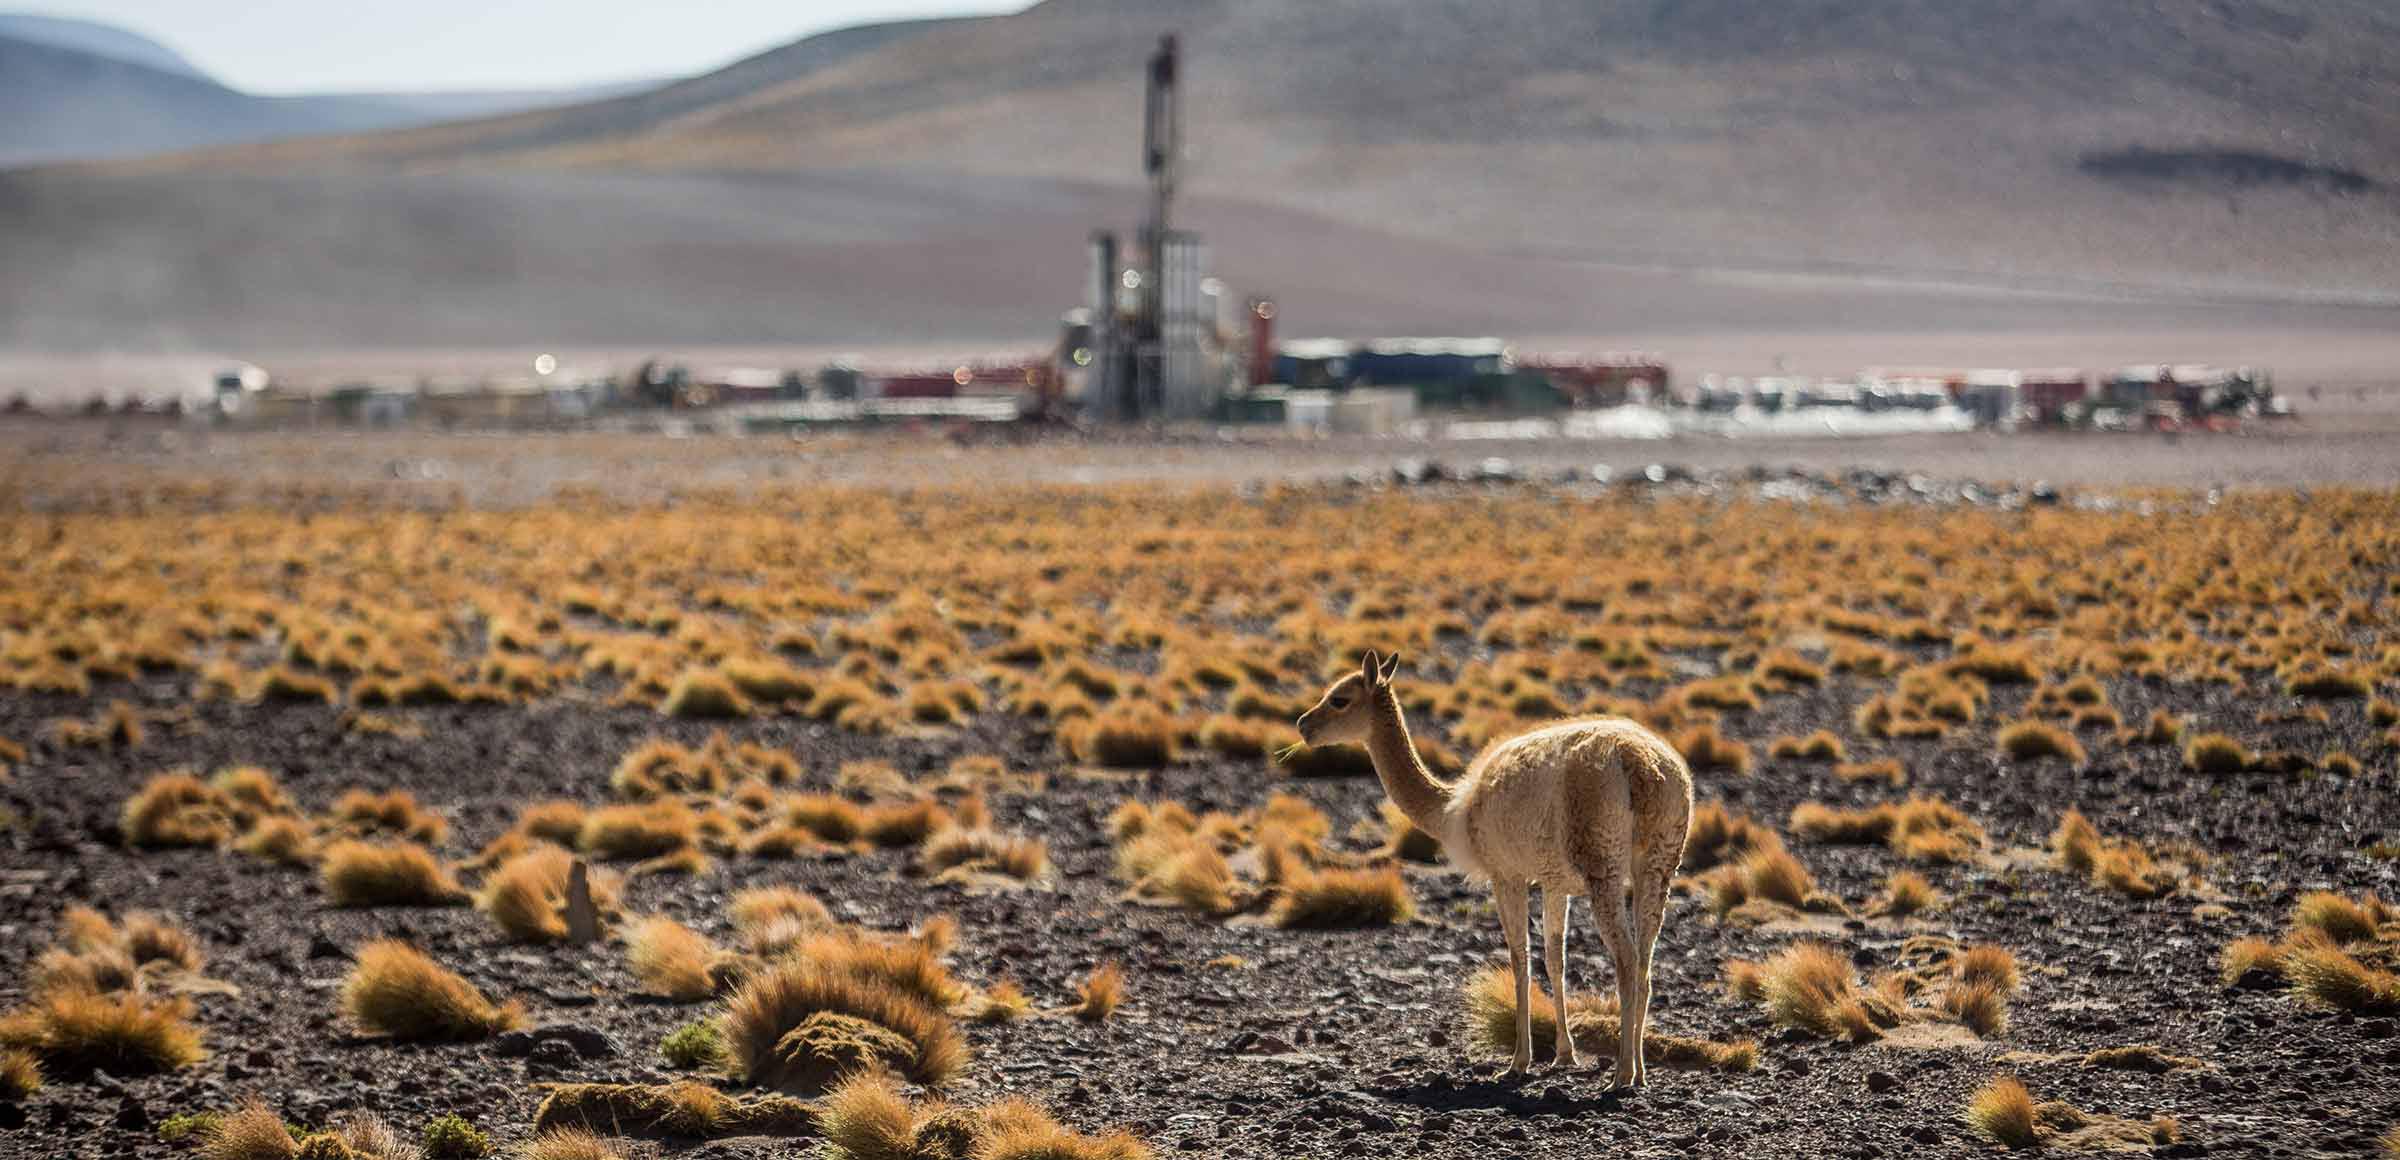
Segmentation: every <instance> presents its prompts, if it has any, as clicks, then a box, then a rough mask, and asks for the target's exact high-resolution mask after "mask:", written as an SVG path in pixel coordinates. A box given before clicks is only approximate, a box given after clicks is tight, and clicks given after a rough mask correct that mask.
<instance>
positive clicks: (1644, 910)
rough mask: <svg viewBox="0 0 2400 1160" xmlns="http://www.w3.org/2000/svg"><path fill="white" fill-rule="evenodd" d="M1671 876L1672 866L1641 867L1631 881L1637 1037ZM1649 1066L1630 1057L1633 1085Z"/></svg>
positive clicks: (1645, 1015) (1646, 1014) (1643, 1027)
mask: <svg viewBox="0 0 2400 1160" xmlns="http://www.w3.org/2000/svg"><path fill="white" fill-rule="evenodd" d="M1674 876H1675V868H1674V866H1673V865H1671V864H1670V865H1664V866H1657V865H1653V866H1644V867H1642V868H1641V870H1640V871H1639V872H1638V873H1637V874H1636V875H1635V877H1634V882H1633V912H1632V914H1631V916H1630V917H1631V918H1632V919H1633V964H1632V965H1633V975H1634V984H1635V986H1634V999H1635V1001H1636V1002H1635V1008H1634V1021H1633V1026H1634V1030H1635V1031H1636V1033H1637V1034H1640V1035H1645V1036H1646V1035H1648V1034H1650V965H1651V962H1652V959H1653V957H1654V956H1655V953H1656V952H1657V950H1658V928H1659V927H1660V925H1661V924H1663V923H1664V922H1665V921H1666V914H1667V884H1668V880H1670V879H1672V878H1673V877H1674ZM1649 1079H1650V1065H1649V1063H1648V1061H1646V1060H1644V1059H1643V1058H1642V1057H1641V1054H1640V1053H1638V1052H1637V1053H1635V1055H1634V1082H1635V1083H1637V1084H1639V1083H1647V1082H1649Z"/></svg>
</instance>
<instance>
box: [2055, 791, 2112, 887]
mask: <svg viewBox="0 0 2400 1160" xmlns="http://www.w3.org/2000/svg"><path fill="white" fill-rule="evenodd" d="M2050 851H2051V852H2052V853H2053V854H2056V855H2057V856H2058V863H2059V865H2061V866H2064V867H2066V868H2067V869H2069V870H2071V871H2073V872H2075V873H2077V874H2089V873H2091V872H2092V871H2093V869H2094V868H2095V867H2097V866H2098V865H2099V864H2100V830H2099V827H2097V826H2094V825H2092V821H2091V819H2090V818H2087V817H2084V816H2083V811H2082V810H2079V809H2074V808H2072V807H2070V808H2069V809H2068V810H2067V812H2066V813H2064V814H2061V815H2059V818H2058V828H2057V829H2055V830H2053V831H2051V832H2050Z"/></svg>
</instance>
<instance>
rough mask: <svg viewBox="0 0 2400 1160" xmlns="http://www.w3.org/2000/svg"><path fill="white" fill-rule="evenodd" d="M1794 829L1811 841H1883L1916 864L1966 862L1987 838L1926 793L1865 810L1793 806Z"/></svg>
mask: <svg viewBox="0 0 2400 1160" xmlns="http://www.w3.org/2000/svg"><path fill="white" fill-rule="evenodd" d="M1791 827H1792V830H1793V832H1794V833H1797V834H1799V835H1800V836H1801V837H1803V838H1807V839H1809V840H1811V841H1818V842H1832V843H1843V844H1853V845H1865V844H1873V843H1878V842H1880V843H1883V844H1884V845H1887V846H1889V847H1890V848H1891V850H1892V852H1893V853H1895V854H1898V855H1899V856H1901V857H1902V858H1906V859H1908V860H1909V861H1912V862H1931V863H1942V864H1957V863H1962V862H1966V861H1969V860H1971V859H1972V858H1973V857H1974V856H1975V855H1976V854H1977V853H1979V852H1980V851H1982V849H1983V847H1984V843H1985V840H1986V838H1985V834H1984V832H1983V827H1981V826H1978V825H1976V824H1975V823H1974V821H1973V820H1972V819H1970V818H1968V817H1967V815H1966V814H1965V813H1963V812H1961V811H1960V810H1959V809H1958V807H1956V806H1953V805H1951V804H1950V803H1948V802H1946V801H1943V800H1942V799H1940V798H1936V797H1927V796H1922V795H1920V796H1916V797H1912V798H1910V799H1908V800H1907V801H1905V802H1899V803H1893V802H1884V803H1882V804H1879V805H1876V806H1872V807H1870V808H1867V809H1863V810H1847V809H1837V808H1834V807H1831V806H1826V805H1823V804H1820V803H1817V802H1802V803H1800V804H1799V805H1797V806H1794V807H1792V816H1791Z"/></svg>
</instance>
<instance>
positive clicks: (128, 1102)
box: [117, 1093, 150, 1132]
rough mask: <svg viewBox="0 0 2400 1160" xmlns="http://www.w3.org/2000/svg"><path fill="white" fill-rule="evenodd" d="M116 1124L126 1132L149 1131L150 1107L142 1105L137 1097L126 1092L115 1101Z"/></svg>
mask: <svg viewBox="0 0 2400 1160" xmlns="http://www.w3.org/2000/svg"><path fill="white" fill-rule="evenodd" d="M117 1126H118V1127H120V1128H123V1129H125V1130H126V1131H128V1132H146V1131H149V1130H150V1109H148V1108H145V1107H143V1106H142V1101H141V1100H140V1099H139V1098H137V1097H135V1096H134V1095H132V1094H131V1093H127V1094H126V1095H125V1097H124V1098H122V1099H120V1100H118V1101H117Z"/></svg>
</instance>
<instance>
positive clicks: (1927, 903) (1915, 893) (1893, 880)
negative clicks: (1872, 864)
mask: <svg viewBox="0 0 2400 1160" xmlns="http://www.w3.org/2000/svg"><path fill="white" fill-rule="evenodd" d="M1941 904H1942V896H1941V893H1940V892H1939V891H1937V890H1935V889H1934V888H1933V883H1931V882H1928V881H1926V880H1925V876H1924V875H1922V874H1919V873H1917V872H1916V871H1914V870H1895V871H1893V872H1892V876H1891V877H1889V878H1886V879H1884V882H1883V891H1882V893H1881V894H1879V895H1877V896H1876V899H1875V901H1874V903H1873V904H1871V905H1870V906H1869V907H1868V912H1869V913H1871V914H1877V915H1882V916H1885V917H1888V918H1906V917H1908V916H1910V915H1912V914H1923V913H1924V912H1926V911H1929V910H1933V909H1935V908H1937V907H1939V906H1941Z"/></svg>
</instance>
